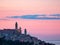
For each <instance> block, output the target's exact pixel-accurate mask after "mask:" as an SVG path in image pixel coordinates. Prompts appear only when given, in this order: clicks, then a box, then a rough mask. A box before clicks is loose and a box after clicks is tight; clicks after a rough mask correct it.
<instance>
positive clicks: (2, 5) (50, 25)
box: [0, 0, 60, 35]
mask: <svg viewBox="0 0 60 45" xmlns="http://www.w3.org/2000/svg"><path fill="white" fill-rule="evenodd" d="M26 14H27V15H28V14H46V15H49V14H60V0H0V29H3V28H14V23H15V22H16V21H17V22H18V24H19V26H21V27H22V28H23V29H24V28H27V30H28V32H29V33H30V34H33V35H59V34H60V20H25V19H8V20H4V19H5V17H6V16H20V15H26Z"/></svg>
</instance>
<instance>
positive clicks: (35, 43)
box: [0, 22, 55, 45]
mask: <svg viewBox="0 0 60 45" xmlns="http://www.w3.org/2000/svg"><path fill="white" fill-rule="evenodd" d="M3 40H5V41H6V42H9V41H11V42H10V43H9V44H10V45H17V44H18V45H55V44H52V43H46V42H45V41H42V40H40V39H38V38H36V37H32V36H31V35H28V34H27V29H24V33H22V29H21V27H20V28H19V29H18V23H17V22H16V23H15V29H3V30H0V45H6V42H4V41H3ZM2 41H3V43H1V42H2ZM16 41H17V42H16ZM13 42H15V43H16V44H15V43H14V44H12V43H13ZM18 42H19V43H18ZM28 43H29V44H28ZM9 44H7V45H9Z"/></svg>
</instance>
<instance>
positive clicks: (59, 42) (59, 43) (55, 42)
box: [46, 41, 60, 45]
mask: <svg viewBox="0 0 60 45" xmlns="http://www.w3.org/2000/svg"><path fill="white" fill-rule="evenodd" d="M46 42H49V43H54V44H56V45H60V41H46Z"/></svg>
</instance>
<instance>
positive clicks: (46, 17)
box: [7, 14, 60, 20]
mask: <svg viewBox="0 0 60 45" xmlns="http://www.w3.org/2000/svg"><path fill="white" fill-rule="evenodd" d="M7 18H15V19H17V18H19V19H38V20H60V14H52V15H22V16H8V17H7Z"/></svg>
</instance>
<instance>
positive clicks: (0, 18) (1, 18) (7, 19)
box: [0, 18, 8, 20]
mask: <svg viewBox="0 0 60 45" xmlns="http://www.w3.org/2000/svg"><path fill="white" fill-rule="evenodd" d="M0 20H8V19H2V18H0Z"/></svg>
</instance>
